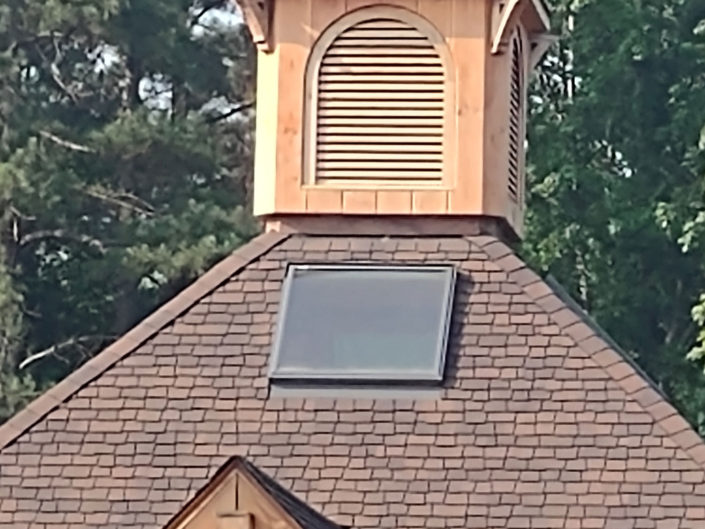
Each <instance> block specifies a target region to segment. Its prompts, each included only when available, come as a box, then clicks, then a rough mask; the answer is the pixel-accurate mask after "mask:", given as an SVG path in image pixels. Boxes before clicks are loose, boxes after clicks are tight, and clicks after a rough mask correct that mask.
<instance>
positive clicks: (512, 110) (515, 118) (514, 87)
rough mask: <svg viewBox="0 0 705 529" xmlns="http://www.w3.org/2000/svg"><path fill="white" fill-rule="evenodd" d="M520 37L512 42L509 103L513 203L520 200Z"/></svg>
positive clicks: (521, 97)
mask: <svg viewBox="0 0 705 529" xmlns="http://www.w3.org/2000/svg"><path fill="white" fill-rule="evenodd" d="M522 55H523V51H522V43H521V37H520V36H519V35H518V34H517V35H516V36H515V37H514V39H513V41H512V80H511V83H512V84H511V90H510V92H511V95H510V101H509V181H508V188H509V196H510V197H511V198H512V200H514V202H519V200H520V199H521V191H522V190H521V186H522V182H521V171H522V168H521V166H522V163H521V149H522V142H523V123H522V120H523V118H524V116H523V114H524V102H523V87H522V83H523V81H524V80H523V78H522V77H523V69H522V66H521V62H522Z"/></svg>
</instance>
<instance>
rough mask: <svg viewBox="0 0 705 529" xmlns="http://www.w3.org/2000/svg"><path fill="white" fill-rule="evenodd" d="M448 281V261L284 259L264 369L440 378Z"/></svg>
mask: <svg viewBox="0 0 705 529" xmlns="http://www.w3.org/2000/svg"><path fill="white" fill-rule="evenodd" d="M454 283H455V272H454V269H453V268H452V267H449V266H361V265H343V266H341V265H334V266H331V265H292V266H290V267H289V269H288V272H287V277H286V280H285V283H284V295H283V299H282V306H281V309H280V313H279V321H278V329H277V336H276V339H275V344H274V352H273V357H272V364H271V368H270V375H271V377H272V378H274V379H285V380H331V381H353V382H354V381H386V380H389V381H439V380H441V379H442V377H443V369H444V364H445V350H446V343H447V339H448V328H449V320H450V312H451V304H452V297H453V286H454Z"/></svg>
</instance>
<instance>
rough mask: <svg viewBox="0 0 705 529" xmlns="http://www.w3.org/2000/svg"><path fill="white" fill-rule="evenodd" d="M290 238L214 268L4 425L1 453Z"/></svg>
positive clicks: (247, 249) (260, 244) (267, 237)
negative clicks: (219, 287)
mask: <svg viewBox="0 0 705 529" xmlns="http://www.w3.org/2000/svg"><path fill="white" fill-rule="evenodd" d="M289 236H290V234H287V233H280V232H268V233H264V234H262V235H259V236H258V237H256V238H254V239H253V240H251V241H250V242H248V243H247V244H245V245H243V246H241V247H240V248H238V249H236V250H235V251H234V252H232V253H231V254H230V255H228V256H227V257H225V258H224V259H222V260H221V261H219V262H218V263H216V264H215V265H213V266H212V267H211V268H210V269H208V270H207V271H206V272H205V273H204V274H203V275H201V276H200V277H199V278H198V279H196V280H195V281H194V282H193V283H191V284H190V285H189V286H187V287H186V288H185V289H183V290H182V291H181V292H179V293H178V294H176V295H175V296H174V297H173V298H171V299H170V300H169V301H167V302H166V303H164V304H163V305H161V306H160V307H159V308H157V309H156V310H155V311H154V312H152V313H151V314H150V315H149V316H147V317H146V318H144V319H143V320H141V321H140V322H139V323H137V324H136V325H135V326H134V327H133V328H132V329H130V330H129V331H127V332H126V333H125V334H123V335H122V336H121V337H120V338H118V339H117V340H116V341H114V342H113V343H112V344H110V345H109V346H108V347H106V348H105V349H103V350H102V351H101V352H100V353H98V354H97V355H96V356H94V357H93V358H91V359H90V360H88V361H87V362H86V363H85V364H83V365H82V366H81V367H79V368H78V369H76V370H75V371H74V372H73V373H71V374H70V375H68V376H67V377H66V378H64V379H63V380H61V381H60V382H59V383H57V384H56V385H55V386H53V387H52V388H51V389H49V390H48V391H46V392H44V393H42V394H41V395H39V396H38V397H37V398H36V399H34V400H33V401H32V402H31V403H30V404H29V405H27V407H26V408H24V409H22V410H20V411H19V412H18V413H17V414H16V415H14V416H13V417H11V418H10V419H9V420H7V421H6V422H5V423H4V424H2V425H0V450H2V449H4V448H5V447H7V446H8V445H9V444H11V443H12V442H14V441H15V440H16V439H17V438H18V437H20V436H21V435H22V434H24V433H25V432H26V431H27V430H28V429H30V428H31V427H32V426H34V425H35V424H36V423H37V422H39V421H40V420H41V419H43V418H44V417H46V416H47V415H48V414H49V413H51V412H52V411H54V410H55V409H56V408H58V407H59V406H60V405H61V404H63V403H64V402H65V401H66V400H68V399H69V398H70V397H71V396H72V395H74V394H75V393H76V392H78V391H79V390H80V389H81V388H83V387H84V386H85V385H86V384H88V383H90V382H91V381H92V380H95V379H96V378H97V377H99V376H100V375H102V374H103V373H104V372H105V371H107V370H108V369H109V368H111V367H112V366H113V365H115V364H116V363H117V362H118V361H120V360H122V359H123V358H125V357H126V356H127V355H129V354H130V353H132V352H133V351H134V350H135V349H137V348H138V347H140V346H141V345H142V344H144V343H145V342H146V341H147V340H149V339H150V338H152V337H153V336H154V335H155V334H157V333H158V332H159V331H161V330H162V329H163V328H164V327H166V326H167V325H169V324H170V323H172V322H173V321H174V320H175V319H176V318H178V317H179V316H180V315H182V314H183V313H184V312H186V311H187V310H189V309H190V308H191V307H193V306H194V305H195V304H196V303H198V302H199V301H200V300H201V299H202V298H203V297H204V296H206V295H207V294H208V293H209V292H211V291H213V290H214V289H215V288H217V287H218V286H219V285H221V284H222V283H224V282H225V281H227V280H228V279H229V278H230V277H232V276H233V275H234V274H236V273H238V272H239V271H240V270H242V269H243V268H244V267H245V266H247V265H248V264H250V263H251V262H252V261H254V260H255V259H257V258H258V257H260V256H262V255H263V254H265V253H266V252H268V251H269V250H271V249H272V248H273V247H274V246H276V245H278V244H279V243H281V242H282V241H284V240H285V239H287V238H288V237H289Z"/></svg>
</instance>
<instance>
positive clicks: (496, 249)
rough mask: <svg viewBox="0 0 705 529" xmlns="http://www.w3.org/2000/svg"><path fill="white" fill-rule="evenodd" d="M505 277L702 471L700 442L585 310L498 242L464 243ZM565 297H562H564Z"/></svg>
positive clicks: (703, 443)
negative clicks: (566, 297) (490, 261)
mask: <svg viewBox="0 0 705 529" xmlns="http://www.w3.org/2000/svg"><path fill="white" fill-rule="evenodd" d="M470 240H471V241H472V242H474V243H475V244H476V245H477V246H479V247H480V249H481V250H482V251H483V252H485V254H487V256H488V257H489V258H490V259H491V260H492V261H493V262H494V263H495V264H497V265H498V266H499V267H500V268H501V269H502V270H504V272H506V274H507V277H508V278H509V280H511V281H514V283H516V285H517V286H519V287H520V288H521V289H522V291H523V292H524V294H526V296H527V297H529V299H531V301H533V302H534V303H535V304H536V305H538V306H539V307H540V308H542V309H543V310H544V311H545V312H546V314H547V315H548V317H549V318H550V319H551V320H552V321H553V323H555V324H556V325H557V326H558V327H559V328H560V329H561V331H562V332H564V333H565V334H566V335H568V336H570V337H571V338H572V339H573V340H574V341H575V345H576V347H579V348H580V349H582V350H583V352H585V353H586V354H587V355H588V356H589V357H590V358H591V359H592V360H593V361H594V362H595V364H596V365H597V366H599V367H600V368H601V369H602V370H603V371H604V372H605V373H606V374H607V375H609V376H610V377H611V378H612V379H613V380H614V381H615V382H617V384H619V386H620V387H621V388H622V390H624V392H625V394H626V395H627V396H628V397H630V398H631V399H633V400H634V401H635V402H636V403H637V404H638V405H639V406H640V407H641V408H642V409H643V410H644V412H646V413H647V414H649V415H650V416H651V417H652V418H653V419H654V424H655V425H656V426H658V427H659V428H661V429H662V430H663V431H664V433H665V434H666V436H668V437H669V438H670V439H671V440H672V441H673V442H674V443H675V444H676V445H677V446H678V448H680V449H681V450H683V451H684V452H685V453H686V454H687V455H688V456H689V457H690V458H691V459H692V460H693V461H694V462H695V463H696V464H697V465H698V466H699V467H700V468H702V469H705V440H704V439H703V438H702V437H700V435H698V434H697V432H695V430H693V428H692V426H691V425H690V424H689V423H688V421H686V420H685V418H684V417H683V416H682V415H681V414H680V412H679V411H678V410H676V409H675V408H674V407H673V405H672V404H671V403H670V402H669V401H668V399H667V398H666V397H665V395H664V394H663V393H662V392H660V391H657V390H656V389H654V388H653V387H652V386H651V383H650V381H649V379H648V376H645V373H644V372H643V371H642V370H641V369H640V368H635V365H634V363H633V361H632V360H631V359H628V358H627V357H626V356H624V355H625V353H624V352H623V351H622V349H621V348H619V347H615V346H614V345H612V344H610V342H611V341H612V340H611V339H605V337H604V336H601V333H600V332H599V331H598V330H597V329H599V326H598V327H597V329H596V328H595V327H593V326H591V325H590V324H589V323H588V322H586V320H585V317H584V316H585V315H586V314H587V313H585V311H584V310H583V309H582V308H580V309H579V310H578V308H577V307H579V306H578V305H577V303H567V302H566V300H565V299H564V298H563V297H562V296H561V295H560V294H558V293H557V292H556V290H555V289H554V288H553V287H552V286H551V285H550V284H549V282H547V281H545V280H544V279H543V278H541V276H539V275H538V274H537V273H536V272H534V271H533V270H532V269H531V268H529V266H528V265H527V264H526V263H525V262H524V261H523V260H522V259H521V258H520V257H518V256H517V254H516V252H514V250H512V249H511V248H510V247H509V246H507V245H506V244H505V243H503V242H502V241H500V240H498V239H495V238H493V237H474V238H471V239H470ZM564 294H565V295H567V293H564ZM613 343H614V342H613Z"/></svg>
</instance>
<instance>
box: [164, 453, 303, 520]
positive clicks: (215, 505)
mask: <svg viewBox="0 0 705 529" xmlns="http://www.w3.org/2000/svg"><path fill="white" fill-rule="evenodd" d="M223 498H226V503H227V504H229V507H226V508H223V503H224V502H223ZM214 520H215V521H216V523H215V524H213V521H214ZM258 526H259V527H266V528H268V529H306V528H304V527H302V526H301V525H300V524H299V523H298V522H297V521H296V520H294V519H293V518H292V517H291V516H290V515H289V513H288V512H287V511H286V510H285V509H284V508H283V507H282V506H281V505H280V504H279V503H278V502H277V501H275V500H274V499H273V498H272V497H271V496H270V494H269V493H268V492H267V491H266V490H265V489H264V488H263V487H262V486H261V485H260V484H259V483H258V482H257V480H256V479H255V478H254V477H253V476H251V475H250V470H249V469H248V468H247V465H246V464H245V463H244V461H243V460H242V459H241V458H239V457H235V458H232V459H231V460H230V461H228V462H227V463H226V464H225V465H223V466H222V467H221V468H220V469H219V470H218V471H217V472H216V474H215V476H213V478H212V479H211V480H210V481H209V482H208V483H207V484H206V485H205V486H204V487H203V488H202V489H201V490H200V491H198V492H197V493H196V496H195V497H194V498H193V499H191V501H189V502H188V503H187V504H186V505H185V506H184V508H183V509H182V510H181V511H180V512H179V513H178V514H177V515H176V516H175V517H174V518H172V520H171V521H170V522H169V523H168V524H167V525H165V526H164V529H219V528H220V527H222V529H235V528H237V529H247V528H248V527H249V528H250V529H252V528H255V529H256V528H257V527H258Z"/></svg>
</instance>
